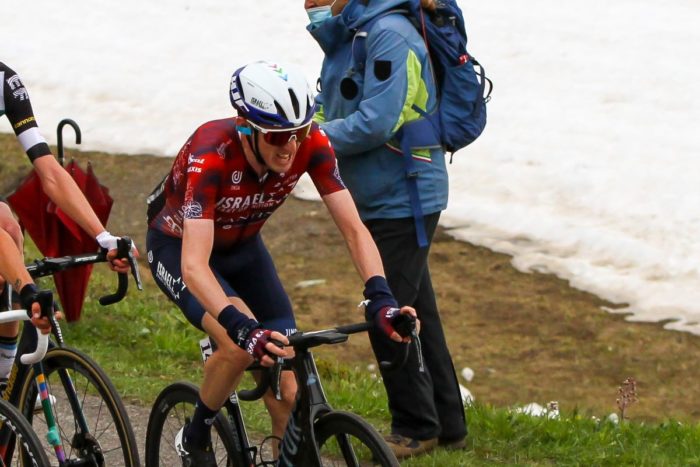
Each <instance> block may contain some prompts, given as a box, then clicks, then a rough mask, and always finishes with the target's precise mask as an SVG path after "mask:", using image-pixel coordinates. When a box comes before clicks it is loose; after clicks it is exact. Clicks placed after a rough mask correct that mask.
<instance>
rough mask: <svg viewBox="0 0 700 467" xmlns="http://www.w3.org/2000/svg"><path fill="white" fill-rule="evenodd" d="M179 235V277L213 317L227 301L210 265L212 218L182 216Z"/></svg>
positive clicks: (212, 231) (227, 303)
mask: <svg viewBox="0 0 700 467" xmlns="http://www.w3.org/2000/svg"><path fill="white" fill-rule="evenodd" d="M183 230H184V232H183V235H182V258H181V262H182V280H183V281H185V284H187V287H188V288H189V289H190V292H192V295H194V296H195V298H196V299H197V301H199V303H200V304H201V305H202V306H203V307H204V309H205V310H207V312H208V313H209V314H211V315H212V316H213V317H214V318H217V317H218V316H219V312H221V310H223V309H224V308H225V307H226V306H228V305H229V304H230V302H229V300H228V297H226V293H224V290H223V289H222V288H221V286H220V285H219V281H217V280H216V277H214V273H213V272H212V270H211V268H210V267H209V258H210V257H211V251H212V246H213V244H214V220H213V219H185V221H184V222H183Z"/></svg>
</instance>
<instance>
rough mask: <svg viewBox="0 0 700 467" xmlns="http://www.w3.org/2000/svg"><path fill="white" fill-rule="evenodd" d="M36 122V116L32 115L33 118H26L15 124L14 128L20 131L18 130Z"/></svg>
mask: <svg viewBox="0 0 700 467" xmlns="http://www.w3.org/2000/svg"><path fill="white" fill-rule="evenodd" d="M34 120H35V119H34V116H33V115H32V116H31V117H27V118H25V119H24V120H20V121H19V122H17V123H15V124H14V126H13V127H12V128H14V129H15V130H16V129H18V128H22V127H23V126H24V125H26V124H28V123H31V122H33V121H34Z"/></svg>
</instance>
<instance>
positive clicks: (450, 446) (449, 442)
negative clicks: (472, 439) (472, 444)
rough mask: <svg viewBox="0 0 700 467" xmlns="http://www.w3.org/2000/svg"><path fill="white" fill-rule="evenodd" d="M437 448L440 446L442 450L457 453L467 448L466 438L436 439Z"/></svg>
mask: <svg viewBox="0 0 700 467" xmlns="http://www.w3.org/2000/svg"><path fill="white" fill-rule="evenodd" d="M438 446H440V447H441V448H443V449H446V450H448V451H458V450H460V449H465V448H466V447H467V438H466V436H464V437H462V438H454V439H449V438H439V439H438Z"/></svg>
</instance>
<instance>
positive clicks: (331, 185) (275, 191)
mask: <svg viewBox="0 0 700 467" xmlns="http://www.w3.org/2000/svg"><path fill="white" fill-rule="evenodd" d="M305 172H307V173H308V174H309V175H310V177H311V180H312V181H313V183H314V185H315V186H316V189H317V190H318V192H319V194H320V195H321V196H325V195H328V194H331V193H334V192H336V191H339V190H343V189H345V185H344V184H343V181H342V180H341V178H340V175H339V172H338V164H337V161H336V159H335V154H334V152H333V149H332V147H331V145H330V143H329V142H328V138H327V137H326V135H325V133H323V131H322V130H321V129H320V128H319V127H318V126H317V125H316V124H315V123H314V124H313V127H312V129H311V132H310V133H309V136H308V137H307V138H306V139H304V141H302V143H301V144H300V145H299V148H298V150H297V153H296V155H295V157H294V161H293V163H292V166H291V168H290V169H289V171H288V172H286V173H281V174H278V173H274V172H271V171H268V172H266V173H265V174H264V175H263V176H262V177H260V176H258V174H257V173H256V172H255V171H254V170H253V168H252V167H251V166H250V164H249V163H248V161H247V160H246V157H245V155H244V153H243V147H242V146H241V141H240V139H239V136H238V131H237V129H236V124H235V119H233V118H226V119H222V120H214V121H211V122H207V123H205V124H203V125H202V126H200V127H199V128H198V129H197V130H196V131H195V132H194V134H192V136H190V138H189V139H188V140H187V142H186V143H185V145H184V146H183V147H182V149H180V152H179V153H178V155H177V156H176V158H175V162H174V163H173V167H172V169H171V171H170V173H169V174H168V175H167V176H166V177H165V179H164V180H163V182H162V183H161V184H160V185H159V186H158V187H157V188H156V189H155V190H154V192H153V193H152V194H151V196H150V197H149V199H148V204H149V206H148V225H149V227H150V228H152V229H156V230H158V231H160V232H163V233H165V234H167V235H170V236H173V237H178V238H181V237H182V232H183V227H182V226H183V222H184V220H185V219H212V220H213V221H214V250H215V251H223V250H227V249H229V248H231V247H232V246H234V245H238V244H241V243H243V242H245V241H246V240H248V239H250V238H252V237H253V236H254V235H255V234H257V233H258V232H259V231H260V229H261V227H262V226H263V224H264V223H265V221H266V220H267V219H268V218H269V217H270V216H271V215H272V213H273V212H274V211H275V210H276V209H277V208H278V207H279V206H280V205H282V203H283V202H284V200H285V199H287V197H288V196H289V195H290V193H291V192H292V189H293V188H294V186H295V185H296V184H297V182H298V181H299V178H300V177H301V176H302V175H303V174H304V173H305Z"/></svg>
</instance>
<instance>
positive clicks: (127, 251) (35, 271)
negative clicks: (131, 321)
mask: <svg viewBox="0 0 700 467" xmlns="http://www.w3.org/2000/svg"><path fill="white" fill-rule="evenodd" d="M132 247H133V242H132V241H131V239H130V238H129V237H121V238H120V239H118V240H117V257H118V258H121V259H126V260H127V261H128V262H129V266H130V268H131V274H132V275H133V276H134V280H135V281H136V287H137V288H138V289H139V290H143V285H142V284H141V275H140V274H139V269H138V264H136V259H135V258H134V255H133V249H132ZM106 261H107V250H105V249H102V250H101V251H99V252H97V253H83V254H79V255H71V256H61V257H58V258H44V259H38V260H35V261H33V262H32V263H30V264H27V265H26V268H27V271H28V272H29V275H31V276H32V277H33V278H37V277H44V276H50V275H52V274H55V273H57V272H61V271H65V270H66V269H70V268H74V267H78V266H83V265H86V264H94V263H104V262H106ZM118 276H119V283H118V285H117V290H116V292H114V293H113V294H109V295H105V296H104V297H101V298H100V305H111V304H113V303H117V302H118V301H120V300H121V299H122V298H124V297H125V296H126V291H127V289H128V288H129V278H128V276H127V274H126V273H118Z"/></svg>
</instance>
